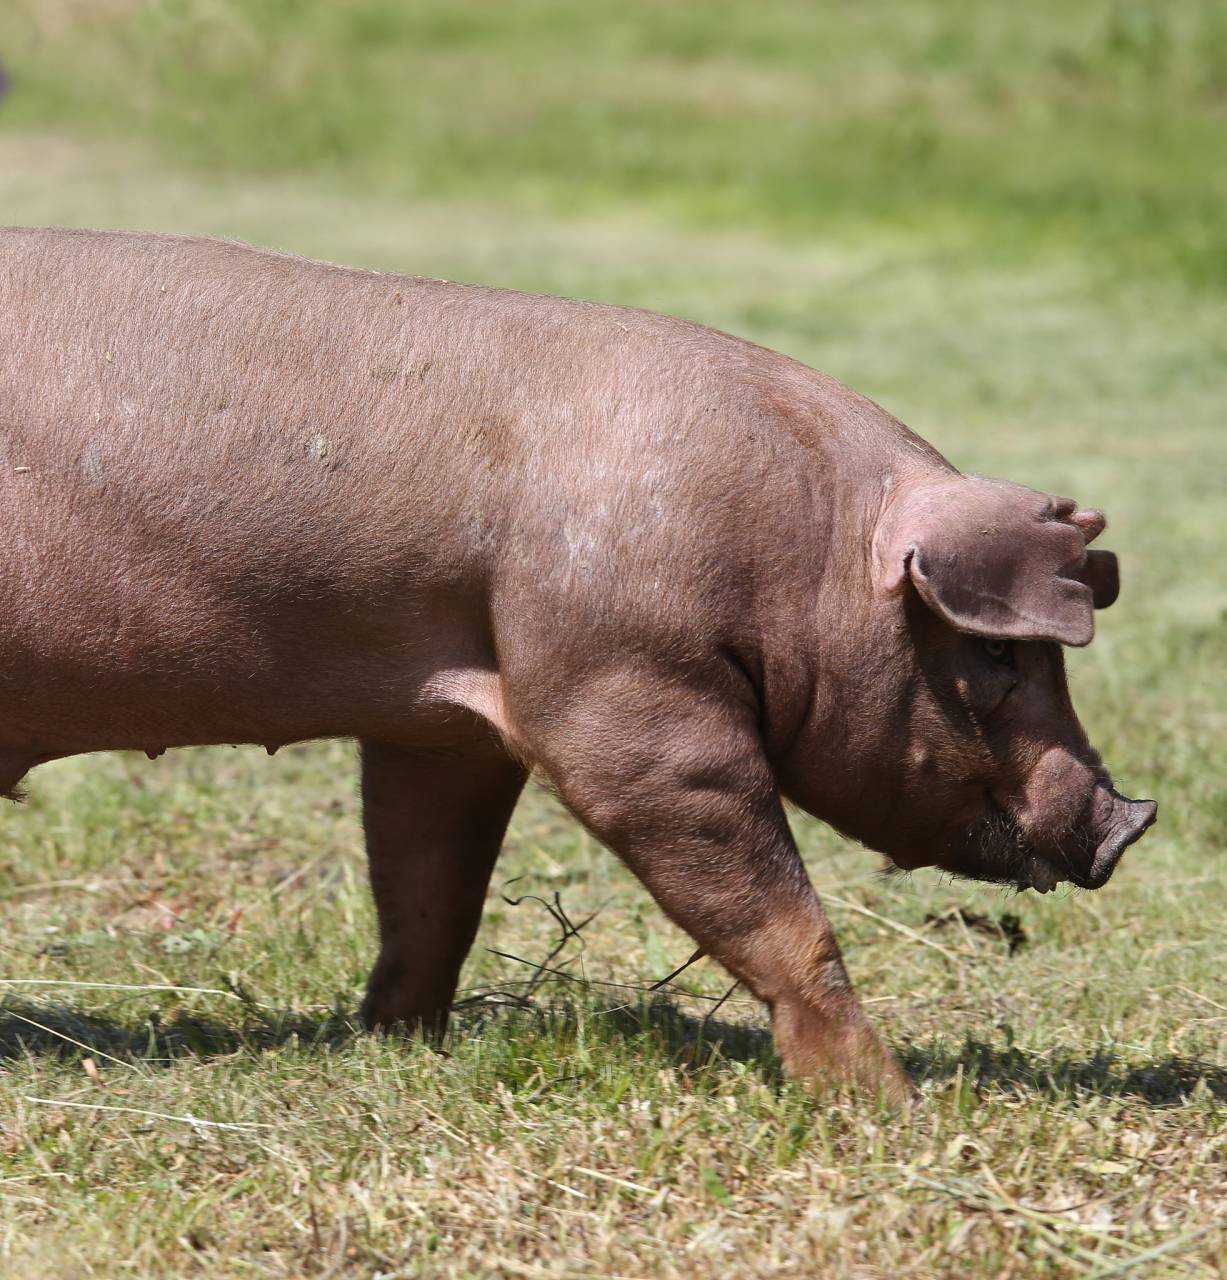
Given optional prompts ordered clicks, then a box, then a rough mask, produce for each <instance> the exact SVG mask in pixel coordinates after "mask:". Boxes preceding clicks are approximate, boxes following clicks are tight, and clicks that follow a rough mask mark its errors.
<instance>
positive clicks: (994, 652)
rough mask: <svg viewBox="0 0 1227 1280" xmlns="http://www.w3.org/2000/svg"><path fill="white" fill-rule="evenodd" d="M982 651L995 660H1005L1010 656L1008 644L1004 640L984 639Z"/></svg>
mask: <svg viewBox="0 0 1227 1280" xmlns="http://www.w3.org/2000/svg"><path fill="white" fill-rule="evenodd" d="M984 652H985V653H987V654H988V656H989V657H990V658H992V659H993V660H994V661H995V662H1005V661H1006V660H1007V659H1008V658H1009V656H1010V646H1009V645H1008V644H1006V642H1005V641H1004V640H985V642H984Z"/></svg>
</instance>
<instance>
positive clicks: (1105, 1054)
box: [895, 1037, 1227, 1107]
mask: <svg viewBox="0 0 1227 1280" xmlns="http://www.w3.org/2000/svg"><path fill="white" fill-rule="evenodd" d="M895 1050H896V1052H897V1053H898V1055H899V1058H900V1060H901V1062H902V1063H903V1067H904V1070H906V1071H907V1073H908V1075H909V1076H911V1078H912V1079H913V1080H916V1081H918V1082H919V1081H922V1080H935V1081H942V1082H947V1081H950V1082H952V1081H954V1080H955V1079H957V1078H959V1076H960V1074H961V1076H962V1079H963V1080H964V1081H965V1082H966V1087H968V1088H970V1089H972V1090H974V1091H975V1092H976V1093H977V1094H982V1093H984V1092H985V1091H986V1090H989V1089H999V1090H1002V1091H1004V1092H1007V1093H1013V1094H1015V1095H1016V1096H1022V1097H1025V1096H1027V1095H1029V1094H1041V1095H1044V1096H1046V1097H1050V1098H1074V1097H1076V1096H1077V1095H1079V1094H1097V1095H1100V1096H1105V1097H1121V1098H1134V1099H1140V1100H1141V1101H1143V1102H1146V1103H1149V1104H1150V1105H1151V1106H1156V1107H1166V1106H1173V1105H1178V1104H1180V1103H1183V1102H1185V1101H1186V1100H1188V1099H1189V1098H1193V1097H1198V1096H1205V1095H1209V1096H1210V1097H1214V1098H1227V1067H1223V1066H1220V1065H1218V1064H1216V1063H1211V1062H1203V1061H1201V1060H1199V1059H1197V1058H1181V1057H1177V1056H1174V1055H1170V1056H1168V1057H1166V1058H1158V1059H1155V1060H1153V1061H1151V1062H1146V1063H1141V1064H1138V1063H1130V1062H1128V1061H1126V1060H1125V1059H1123V1058H1121V1057H1118V1056H1117V1055H1116V1054H1114V1053H1112V1052H1110V1051H1107V1050H1104V1051H1100V1052H1098V1053H1093V1054H1090V1055H1088V1056H1085V1057H1082V1056H1075V1055H1065V1056H1063V1057H1054V1056H1050V1055H1049V1054H1046V1053H1029V1052H1027V1051H1026V1050H1023V1049H1019V1048H1018V1047H1017V1046H1010V1047H1004V1046H1000V1045H994V1044H989V1043H988V1042H986V1041H983V1040H975V1039H972V1038H971V1037H968V1039H967V1040H965V1041H964V1042H963V1044H962V1045H960V1046H959V1047H958V1048H957V1049H955V1050H950V1049H948V1048H946V1047H945V1046H937V1047H934V1046H932V1045H929V1046H921V1045H917V1044H905V1045H896V1046H895ZM960 1069H961V1071H960Z"/></svg>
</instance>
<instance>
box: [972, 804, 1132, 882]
mask: <svg viewBox="0 0 1227 1280" xmlns="http://www.w3.org/2000/svg"><path fill="white" fill-rule="evenodd" d="M1156 811H1157V806H1156V805H1155V802H1154V801H1153V800H1130V799H1128V798H1127V797H1125V796H1122V795H1120V793H1119V792H1117V791H1115V790H1114V789H1112V788H1110V787H1104V786H1099V787H1096V788H1095V791H1094V793H1093V794H1092V796H1091V797H1090V799H1089V800H1088V802H1087V806H1086V811H1085V812H1084V814H1083V817H1082V819H1081V820H1080V821H1079V822H1078V824H1077V825H1076V826H1075V827H1074V828H1073V830H1072V831H1070V832H1068V833H1067V834H1066V835H1065V836H1064V837H1063V838H1062V839H1060V840H1057V841H1053V842H1052V844H1051V852H1048V851H1045V852H1044V853H1041V852H1040V851H1039V850H1038V849H1037V848H1036V847H1035V845H1034V843H1033V842H1032V840H1031V838H1030V837H1029V836H1028V835H1027V833H1026V832H1025V831H1024V830H1023V828H1022V827H1021V826H1020V825H1019V824H1018V823H1017V822H1016V821H1015V820H1014V819H1013V818H1012V817H1011V816H1010V815H1009V814H1008V813H1006V812H1005V811H1004V810H1003V809H1001V808H999V807H998V806H997V805H995V804H994V806H993V812H992V813H990V814H989V815H988V816H987V817H986V818H984V819H983V820H981V822H979V823H978V824H977V825H976V826H975V827H974V828H973V829H972V830H971V831H970V832H968V833H967V834H966V835H965V836H963V838H962V839H960V840H957V841H955V847H954V848H952V850H951V853H952V854H953V855H954V857H953V859H952V861H953V864H954V865H952V866H951V867H950V868H949V869H950V870H952V871H953V872H954V874H956V875H960V876H966V877H967V878H968V879H971V880H980V881H984V882H987V883H990V884H1011V885H1015V886H1016V887H1017V888H1018V889H1020V890H1021V889H1034V890H1035V891H1036V892H1037V893H1048V892H1049V891H1050V890H1052V889H1055V888H1056V887H1057V885H1059V884H1061V883H1062V882H1064V881H1069V882H1070V883H1071V884H1073V885H1076V886H1077V887H1078V888H1079V889H1099V888H1102V887H1103V886H1104V885H1105V884H1107V882H1108V880H1109V879H1110V878H1111V875H1112V872H1113V871H1114V870H1115V869H1116V864H1117V863H1118V862H1119V861H1120V858H1121V855H1122V854H1123V853H1124V852H1125V850H1126V849H1127V848H1128V847H1129V846H1130V845H1131V844H1133V842H1134V841H1135V840H1137V839H1138V838H1139V837H1140V836H1141V835H1142V833H1143V832H1144V831H1145V830H1146V829H1147V828H1148V827H1149V826H1150V825H1151V824H1152V823H1153V822H1154V820H1155V815H1156Z"/></svg>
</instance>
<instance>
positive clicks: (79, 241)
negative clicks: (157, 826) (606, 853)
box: [0, 228, 1155, 1101]
mask: <svg viewBox="0 0 1227 1280" xmlns="http://www.w3.org/2000/svg"><path fill="white" fill-rule="evenodd" d="M0 262H2V271H0V335H2V343H0V351H2V352H3V365H2V368H0V493H2V500H0V510H2V511H3V513H4V514H3V518H2V520H3V524H2V530H3V537H2V538H0V596H2V598H3V599H4V601H5V607H4V609H3V611H0V653H2V654H3V655H4V661H3V663H2V664H0V791H3V793H4V794H5V795H7V796H9V797H11V798H16V797H18V796H19V794H20V791H19V786H20V783H21V781H22V779H23V778H24V776H25V774H26V773H27V771H28V770H29V769H31V768H32V767H33V766H35V765H37V764H39V763H40V762H43V761H47V760H52V759H56V758H59V757H63V756H68V755H74V754H77V753H82V752H93V751H102V750H144V751H147V752H148V753H150V754H151V755H157V754H159V753H160V752H162V751H164V750H165V749H166V748H168V747H178V746H188V745H199V744H208V743H249V744H263V745H264V746H266V747H267V748H268V749H269V750H270V751H273V750H276V748H277V747H278V746H280V745H282V744H285V743H292V742H302V741H306V740H311V739H325V738H353V739H357V740H358V741H359V743H360V754H361V775H362V805H363V823H364V830H365V836H366V843H367V851H368V855H369V864H370V880H371V888H372V891H373V895H374V901H375V906H376V909H377V916H378V922H379V935H380V945H379V952H378V957H377V959H376V961H375V965H374V969H373V971H372V973H371V976H370V980H369V984H368V990H367V995H366V999H365V1003H364V1005H363V1017H364V1019H365V1021H366V1023H367V1025H368V1026H370V1027H371V1028H372V1029H376V1028H407V1029H418V1030H420V1031H421V1032H423V1033H425V1034H430V1035H438V1034H440V1033H441V1032H442V1030H443V1029H444V1027H445V1026H446V1023H447V1019H448V1014H449V1009H450V1006H451V1004H452V1000H453V997H454V992H455V988H456V984H457V981H458V975H459V972H460V968H461V965H462V963H463V962H464V959H465V956H466V954H467V953H468V951H469V949H470V946H471V945H472V942H473V939H474V936H475V933H476V930H477V928H478V924H479V921H480V917H481V913H482V907H483V903H484V899H485V895H486V891H487V885H488V881H489V878H490V876H491V872H492V869H493V867H494V863H495V859H496V858H497V856H498V853H499V848H500V845H501V843H502V839H503V835H504V831H505V829H506V826H507V823H508V821H509V819H510V817H511V813H512V810H513V808H514V807H515V804H516V801H517V798H518V796H519V795H520V792H521V789H522V788H523V787H524V785H525V781H526V779H527V778H528V777H529V775H530V772H532V771H534V770H535V771H537V773H538V775H539V776H541V777H542V778H543V779H544V780H546V781H547V783H548V784H549V785H550V786H551V787H552V788H553V789H554V790H555V791H556V793H557V794H558V796H559V797H561V799H562V801H563V802H564V803H565V804H566V806H567V807H568V809H569V810H570V811H571V812H572V813H573V814H574V815H575V816H576V818H578V819H579V821H580V822H582V823H583V824H584V826H585V827H587V829H588V830H589V831H590V832H592V834H593V835H594V836H596V837H597V839H599V840H600V841H602V842H603V843H604V844H605V845H607V846H608V847H609V848H610V849H611V850H612V851H613V852H614V853H615V854H617V855H618V856H619V857H620V858H622V859H623V860H624V861H625V863H626V864H627V866H628V867H629V868H630V869H631V870H632V871H633V872H634V874H635V875H636V876H638V877H639V879H640V880H641V881H642V882H643V884H644V885H645V886H646V887H647V888H648V890H650V892H651V894H652V895H653V897H654V898H655V900H656V901H657V903H659V905H660V907H661V908H662V909H663V910H664V912H665V913H666V914H667V915H668V916H669V917H670V918H671V919H672V920H673V921H675V922H676V923H677V924H678V925H679V926H680V927H681V928H682V929H683V930H685V931H686V932H687V933H688V934H689V935H690V936H691V937H692V938H693V939H694V940H695V942H696V944H697V946H698V947H700V948H701V949H702V950H703V951H704V952H705V953H706V954H707V955H709V956H711V957H712V958H713V959H715V960H716V961H718V962H719V963H720V964H721V965H722V966H724V967H725V968H726V969H727V970H728V972H729V973H730V974H732V975H734V976H735V977H736V978H737V979H739V980H740V981H741V982H742V983H744V984H745V986H746V987H747V988H748V989H749V990H750V991H751V992H753V993H754V995H755V996H757V997H758V998H759V999H760V1000H762V1001H763V1002H765V1004H766V1005H767V1006H768V1007H769V1009H770V1012H771V1016H772V1020H773V1029H774V1034H775V1038H776V1044H777V1047H778V1050H779V1053H780V1055H781V1058H782V1061H783V1063H784V1066H785V1068H786V1070H787V1071H788V1072H789V1073H790V1074H791V1075H793V1076H795V1077H799V1078H807V1079H812V1080H814V1081H816V1082H817V1083H819V1084H821V1085H837V1084H850V1085H852V1086H855V1087H857V1088H860V1089H865V1090H869V1091H872V1092H876V1093H877V1094H879V1095H880V1096H882V1097H885V1098H886V1099H888V1100H895V1101H897V1100H899V1099H901V1098H903V1097H904V1096H905V1094H906V1091H907V1083H906V1081H905V1079H904V1077H903V1075H902V1073H901V1071H900V1069H899V1067H898V1065H897V1063H896V1061H895V1059H894V1058H893V1056H892V1055H891V1054H890V1052H889V1051H888V1050H887V1049H886V1048H885V1046H884V1044H883V1042H882V1040H881V1039H880V1038H879V1037H878V1035H877V1034H876V1032H875V1031H874V1029H873V1028H872V1026H871V1025H870V1023H869V1021H868V1019H867V1018H866V1016H865V1014H864V1013H863V1012H862V1009H861V1006H860V1004H859V1002H858V1000H857V997H856V995H855V993H854V992H853V990H852V988H851V986H850V984H849V980H848V976H847V973H846V970H845V967H844V964H843V961H842V959H841V957H840V952H839V947H838V945H837V943H836V940H835V937H834V934H833V932H832V929H831V926H830V924H829V922H828V920H827V917H826V915H825V914H824V912H823V909H822V906H821V904H820V903H819V901H818V898H817V897H816V896H815V893H814V890H813V888H812V886H811V884H810V881H809V879H808V876H807V875H806V872H805V870H804V867H803V865H802V863H801V860H800V858H799V856H798V853H797V848H796V845H795V843H794V840H793V836H792V834H791V832H790V829H789V824H788V821H787V819H786V817H785V809H784V801H785V800H789V801H792V802H793V803H795V804H796V805H798V806H800V807H801V808H802V809H804V810H806V811H807V812H808V813H811V814H814V815H815V816H817V817H818V818H820V819H822V820H823V821H825V822H827V823H829V824H830V825H831V826H833V827H834V828H835V829H836V830H838V831H840V832H842V833H844V834H845V835H846V836H848V837H850V838H852V839H853V840H856V841H860V842H862V843H863V844H865V845H866V846H868V847H869V848H871V849H875V850H878V851H880V852H881V853H883V854H885V855H886V856H887V857H888V858H889V859H891V860H893V862H894V864H895V865H896V866H898V867H900V868H904V869H908V870H910V869H912V868H916V867H924V866H931V867H937V868H940V869H941V870H943V871H945V872H948V873H950V874H951V875H954V876H961V877H967V878H969V879H973V880H984V881H989V882H992V883H998V884H1005V885H1015V886H1018V887H1019V888H1027V887H1033V888H1035V889H1037V890H1038V891H1040V892H1044V891H1046V890H1049V889H1051V888H1052V887H1053V886H1054V885H1056V884H1058V883H1061V882H1069V883H1071V884H1073V885H1076V886H1079V887H1081V888H1085V889H1094V888H1098V887H1100V886H1101V885H1103V884H1104V883H1105V882H1106V881H1107V879H1108V878H1109V876H1110V875H1111V874H1112V870H1113V868H1114V867H1115V865H1116V863H1117V862H1118V860H1119V859H1120V857H1121V854H1122V853H1123V851H1124V850H1125V848H1126V847H1127V846H1129V845H1130V844H1131V843H1132V842H1133V841H1135V840H1136V839H1137V838H1138V837H1139V836H1140V835H1141V834H1142V832H1143V831H1144V830H1145V829H1146V827H1148V826H1149V825H1150V824H1151V823H1152V822H1153V821H1154V818H1155V805H1154V804H1153V803H1152V802H1151V801H1148V800H1129V799H1126V798H1125V797H1123V796H1121V795H1119V794H1118V793H1117V792H1116V791H1115V790H1114V789H1113V786H1112V781H1111V777H1110V775H1109V773H1108V771H1107V769H1106V768H1105V766H1104V764H1103V762H1102V761H1101V759H1100V757H1099V755H1098V754H1096V752H1095V751H1094V749H1093V748H1092V747H1091V745H1090V743H1089V742H1088V741H1087V738H1086V735H1085V733H1084V732H1083V730H1082V728H1081V726H1080V725H1079V723H1078V720H1077V717H1076V716H1075V714H1074V711H1073V708H1072V706H1071V703H1070V698H1069V693H1068V690H1067V687H1066V681H1065V675H1064V668H1063V657H1062V653H1063V651H1062V646H1063V645H1075V646H1077V645H1085V644H1087V643H1088V642H1089V641H1090V640H1091V637H1092V632H1093V619H1092V609H1093V608H1094V607H1103V606H1106V605H1109V604H1111V603H1112V601H1113V599H1114V598H1115V596H1116V593H1117V589H1118V581H1117V566H1116V560H1115V557H1114V556H1113V555H1112V554H1111V553H1110V552H1105V551H1099V550H1095V551H1088V550H1087V544H1088V543H1090V542H1092V541H1093V540H1094V539H1095V537H1096V536H1097V535H1098V534H1099V533H1100V532H1101V530H1102V529H1103V527H1104V523H1105V521H1104V517H1103V516H1102V515H1101V514H1100V513H1099V512H1097V511H1079V510H1078V509H1077V506H1076V504H1075V503H1074V502H1072V501H1070V500H1068V499H1066V498H1060V497H1052V496H1049V495H1047V494H1043V493H1038V492H1035V491H1033V490H1031V489H1028V488H1023V487H1021V486H1019V485H1015V484H1009V483H1004V482H1001V481H997V480H989V479H984V478H981V477H978V476H973V475H964V474H960V473H959V472H958V471H957V470H955V469H954V467H952V466H951V465H950V464H949V463H948V462H947V461H946V460H945V459H944V458H943V457H942V456H941V455H940V454H939V453H937V452H936V451H935V450H934V449H933V448H931V447H930V446H929V445H928V444H926V443H925V442H924V441H922V440H921V439H919V438H918V437H917V436H916V435H914V434H912V432H910V431H909V430H908V429H907V428H906V427H904V426H903V425H901V424H900V423H899V422H897V421H896V420H895V419H894V418H892V417H891V416H890V415H889V414H888V413H886V412H885V411H883V410H882V409H880V408H879V407H878V406H877V405H875V404H873V403H871V402H870V401H869V400H866V399H864V398H863V397H862V396H860V395H857V394H856V393H855V392H853V391H851V390H849V389H848V388H847V387H845V386H842V385H841V384H840V383H838V382H836V381H834V380H833V379H831V378H829V377H826V376H824V375H823V374H821V373H818V372H815V371H814V370H812V369H810V368H807V367H806V366H804V365H802V364H799V363H797V362H796V361H794V360H791V359H788V358H786V357H784V356H781V355H777V354H775V353H773V352H771V351H768V350H765V349H763V348H761V347H758V346H755V345H753V344H751V343H749V342H745V341H742V340H740V339H738V338H735V337H731V336H729V335H726V334H723V333H718V332H715V331H712V330H710V329H706V328H703V327H702V326H700V325H697V324H692V323H687V322H685V321H682V320H677V319H673V318H670V317H667V316H662V315H655V314H652V313H649V312H644V311H638V310H632V309H628V308H623V307H613V306H603V305H598V304H594V303H590V302H581V301H575V300H568V299H560V298H550V297H539V296H534V295H531V294H523V293H515V292H510V291H504V290H498V289H489V288H481V287H478V286H474V285H468V284H456V283H448V282H445V281H439V280H433V279H427V278H420V277H412V276H403V275H395V274H389V273H386V272H378V271H368V270H358V269H351V268H347V267H341V266H336V265H332V264H329V263H323V262H314V261H310V260H306V259H303V258H299V257H294V256H291V255H288V254H284V253H279V252H273V251H270V250H266V249H256V248H250V247H247V246H244V245H242V244H239V243H237V242H234V241H229V240H222V239H213V238H194V237H182V236H172V235H154V234H138V233H129V232H108V231H81V230H62V229H23V228H9V229H5V230H3V231H0Z"/></svg>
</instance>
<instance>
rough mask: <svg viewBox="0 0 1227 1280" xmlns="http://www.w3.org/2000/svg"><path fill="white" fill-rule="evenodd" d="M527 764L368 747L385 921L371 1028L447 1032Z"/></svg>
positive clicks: (369, 804) (367, 816) (366, 784)
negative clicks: (402, 1028) (487, 890)
mask: <svg viewBox="0 0 1227 1280" xmlns="http://www.w3.org/2000/svg"><path fill="white" fill-rule="evenodd" d="M526 776H527V775H526V772H525V770H524V768H523V766H522V765H520V764H519V763H518V762H516V761H514V760H512V759H511V758H510V757H509V756H506V755H504V754H502V753H492V752H483V753H482V754H481V755H480V756H478V757H477V758H466V757H461V758H454V757H440V756H437V755H431V754H430V753H427V752H422V753H416V752H413V751H410V750H407V749H404V748H401V747H394V746H388V745H385V744H383V743H379V742H363V743H362V821H363V827H364V829H365V833H366V847H367V857H368V859H369V862H370V871H371V891H372V893H373V895H374V899H375V910H376V913H377V915H378V918H379V939H380V948H379V958H378V959H377V960H376V962H375V967H374V969H373V971H372V972H371V976H370V979H369V981H368V983H367V993H366V1000H365V1001H364V1002H363V1005H362V1018H363V1021H364V1022H365V1023H366V1025H367V1026H369V1027H371V1028H376V1027H394V1026H398V1025H399V1026H403V1027H404V1028H405V1029H407V1030H411V1031H412V1030H419V1029H420V1030H422V1031H423V1032H425V1033H426V1034H427V1035H431V1036H437V1035H441V1034H442V1032H443V1031H444V1029H445V1028H446V1026H447V1019H448V1013H449V1012H450V1009H451V1004H452V999H453V997H454V995H455V992H456V983H457V981H458V980H459V977H460V968H461V965H463V963H464V959H465V956H467V955H468V953H469V948H470V947H471V946H472V945H473V938H474V936H475V935H476V933H477V926H478V924H479V923H480V921H481V911H482V905H483V903H484V902H485V896H486V886H487V884H488V883H489V880H490V873H491V871H492V870H493V868H494V862H495V859H496V858H497V857H498V853H499V848H500V846H501V845H502V841H503V834H504V832H505V831H506V829H507V823H508V821H509V820H510V818H511V813H512V810H513V809H514V808H515V804H516V800H517V799H518V797H519V795H520V791H521V790H522V789H523V786H524V781H525V778H526Z"/></svg>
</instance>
